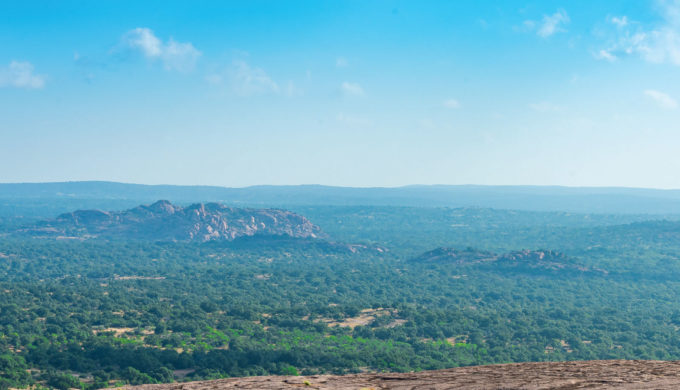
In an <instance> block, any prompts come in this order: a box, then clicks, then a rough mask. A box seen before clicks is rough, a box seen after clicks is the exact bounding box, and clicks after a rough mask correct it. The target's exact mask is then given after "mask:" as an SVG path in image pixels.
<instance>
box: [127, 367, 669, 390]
mask: <svg viewBox="0 0 680 390" xmlns="http://www.w3.org/2000/svg"><path fill="white" fill-rule="evenodd" d="M127 388H128V389H138V390H179V389H182V390H207V389H231V388H238V389H263V390H266V389H300V388H304V389H336V390H339V389H343V390H349V389H397V390H412V389H469V390H481V389H485V390H501V389H503V390H510V389H523V390H539V389H540V390H544V389H562V390H567V389H568V390H574V389H612V388H616V389H661V390H664V389H677V388H680V362H666V361H640V360H600V361H585V362H556V363H516V364H499V365H491V366H474V367H461V368H453V369H449V370H439V371H421V372H416V373H401V374H398V373H394V374H356V375H345V376H334V375H318V376H293V377H285V376H263V377H249V378H230V379H220V380H215V381H201V382H186V383H172V384H165V385H143V386H136V387H127Z"/></svg>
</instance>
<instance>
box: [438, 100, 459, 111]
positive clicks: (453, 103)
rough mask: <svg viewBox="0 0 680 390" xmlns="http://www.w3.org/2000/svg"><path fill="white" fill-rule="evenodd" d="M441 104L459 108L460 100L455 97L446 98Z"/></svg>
mask: <svg viewBox="0 0 680 390" xmlns="http://www.w3.org/2000/svg"><path fill="white" fill-rule="evenodd" d="M442 105H443V106H444V107H446V108H451V109H457V108H460V102H459V101H458V100H456V99H446V100H444V101H443V102H442Z"/></svg>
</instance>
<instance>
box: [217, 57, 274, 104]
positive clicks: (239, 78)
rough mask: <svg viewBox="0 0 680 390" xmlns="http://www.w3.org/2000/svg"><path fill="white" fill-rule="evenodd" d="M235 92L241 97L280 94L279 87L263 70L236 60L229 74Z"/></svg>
mask: <svg viewBox="0 0 680 390" xmlns="http://www.w3.org/2000/svg"><path fill="white" fill-rule="evenodd" d="M229 74H230V78H231V82H232V86H233V88H234V91H235V92H236V93H238V94H239V95H246V96H248V95H260V94H266V93H278V92H279V85H278V84H277V83H276V82H275V81H274V80H272V78H271V77H269V75H268V74H267V72H265V71H264V70H263V69H261V68H257V67H251V66H250V65H248V63H247V62H245V61H242V60H236V61H234V63H233V64H232V68H231V70H230V72H229Z"/></svg>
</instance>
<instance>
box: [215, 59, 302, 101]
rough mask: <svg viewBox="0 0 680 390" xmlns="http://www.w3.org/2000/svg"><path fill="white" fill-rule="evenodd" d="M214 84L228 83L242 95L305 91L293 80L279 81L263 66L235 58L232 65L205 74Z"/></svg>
mask: <svg viewBox="0 0 680 390" xmlns="http://www.w3.org/2000/svg"><path fill="white" fill-rule="evenodd" d="M205 80H206V81H207V82H208V83H210V84H213V85H220V84H226V85H230V86H231V89H232V90H233V91H234V93H236V94H237V95H240V96H255V95H267V94H276V95H282V96H287V97H295V96H302V95H304V91H303V90H302V89H301V88H300V87H298V85H296V84H295V83H294V82H293V81H292V80H289V81H288V82H283V83H279V82H277V81H275V80H274V79H273V78H272V77H271V76H269V74H268V73H267V72H266V71H265V70H264V69H262V68H259V67H256V66H252V65H250V64H249V63H248V62H246V61H244V60H234V61H233V62H232V64H231V66H230V67H228V68H227V69H224V70H222V71H218V72H213V73H210V74H208V75H207V76H205Z"/></svg>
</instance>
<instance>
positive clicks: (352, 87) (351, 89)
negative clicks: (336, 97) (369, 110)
mask: <svg viewBox="0 0 680 390" xmlns="http://www.w3.org/2000/svg"><path fill="white" fill-rule="evenodd" d="M340 89H341V90H342V92H343V93H344V94H345V95H351V96H363V95H364V89H363V88H361V85H359V84H358V83H350V82H347V81H345V82H344V83H342V85H341V86H340Z"/></svg>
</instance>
